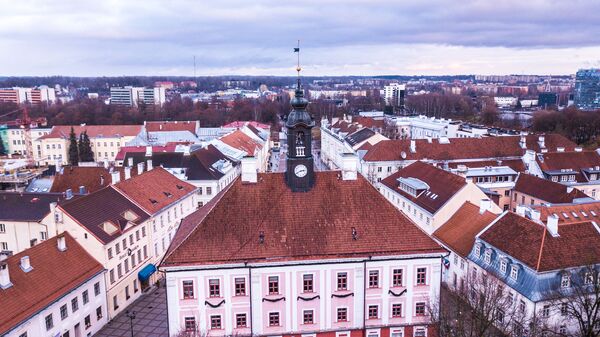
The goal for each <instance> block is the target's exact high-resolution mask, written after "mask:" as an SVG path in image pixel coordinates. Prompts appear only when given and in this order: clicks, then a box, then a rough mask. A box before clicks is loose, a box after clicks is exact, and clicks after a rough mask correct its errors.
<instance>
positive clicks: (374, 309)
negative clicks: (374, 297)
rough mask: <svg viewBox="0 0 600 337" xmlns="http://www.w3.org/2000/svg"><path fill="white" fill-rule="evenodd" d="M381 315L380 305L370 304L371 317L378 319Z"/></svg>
mask: <svg viewBox="0 0 600 337" xmlns="http://www.w3.org/2000/svg"><path fill="white" fill-rule="evenodd" d="M378 317H379V307H378V306H376V305H370V306H369V319H377V318H378Z"/></svg>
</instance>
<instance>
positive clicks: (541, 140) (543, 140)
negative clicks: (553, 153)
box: [538, 136, 546, 148]
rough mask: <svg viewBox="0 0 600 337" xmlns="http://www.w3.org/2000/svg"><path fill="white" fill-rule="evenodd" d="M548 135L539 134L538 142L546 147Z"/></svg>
mask: <svg viewBox="0 0 600 337" xmlns="http://www.w3.org/2000/svg"><path fill="white" fill-rule="evenodd" d="M545 140H546V137H544V136H539V137H538V144H539V145H540V147H541V148H544V147H546V141H545Z"/></svg>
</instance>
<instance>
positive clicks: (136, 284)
mask: <svg viewBox="0 0 600 337" xmlns="http://www.w3.org/2000/svg"><path fill="white" fill-rule="evenodd" d="M138 290H139V287H138V280H133V292H134V293H137V292H138Z"/></svg>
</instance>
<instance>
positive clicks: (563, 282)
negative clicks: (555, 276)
mask: <svg viewBox="0 0 600 337" xmlns="http://www.w3.org/2000/svg"><path fill="white" fill-rule="evenodd" d="M560 286H561V288H568V287H570V286H571V275H569V274H563V275H562V277H561V278H560Z"/></svg>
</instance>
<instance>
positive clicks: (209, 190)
mask: <svg viewBox="0 0 600 337" xmlns="http://www.w3.org/2000/svg"><path fill="white" fill-rule="evenodd" d="M206 194H207V195H211V194H212V187H207V188H206Z"/></svg>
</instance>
